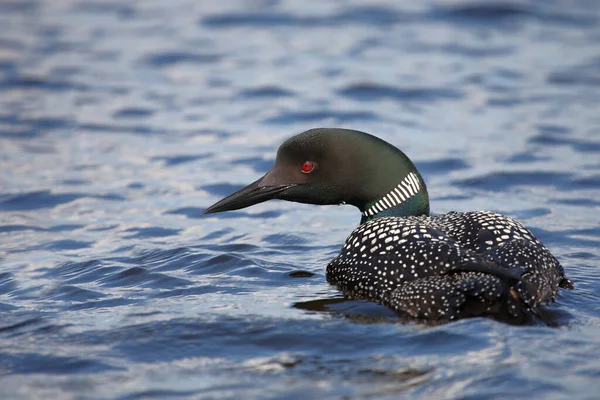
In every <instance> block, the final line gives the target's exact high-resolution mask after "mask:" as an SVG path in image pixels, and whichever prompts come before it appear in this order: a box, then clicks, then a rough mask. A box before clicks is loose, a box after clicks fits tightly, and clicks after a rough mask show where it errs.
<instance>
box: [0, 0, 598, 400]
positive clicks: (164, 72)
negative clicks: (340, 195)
mask: <svg viewBox="0 0 600 400" xmlns="http://www.w3.org/2000/svg"><path fill="white" fill-rule="evenodd" d="M0 26H1V28H0V312H1V313H2V318H1V320H0V396H1V397H4V398H13V399H15V398H23V399H25V398H98V399H100V398H121V399H137V398H161V399H162V398H178V397H182V398H242V397H243V398H290V399H293V398H298V399H305V398H377V399H395V398H398V397H401V396H407V397H410V398H445V399H454V398H461V399H462V398H473V399H474V398H485V399H491V398H502V399H504V398H507V397H508V396H511V395H512V396H518V397H520V398H524V397H527V398H543V399H564V398H578V399H584V398H596V397H597V393H598V390H599V389H600V384H599V383H598V382H600V361H599V360H598V354H600V339H599V338H600V250H599V248H600V213H599V210H600V200H599V199H600V113H599V112H598V104H599V103H600V46H599V45H598V43H600V8H599V7H597V4H596V2H595V1H594V0H589V1H585V0H580V1H578V0H576V1H571V2H558V1H549V2H535V1H516V2H504V1H500V2H493V3H488V2H469V1H467V2H463V1H461V2H459V1H425V2H412V1H404V2H397V1H395V2H392V1H389V2H386V1H379V2H364V3H361V2H355V1H336V2H333V1H331V2H323V1H317V0H315V1H304V2H295V1H268V0H265V1H253V2H245V1H218V2H209V1H191V0H179V1H143V2H142V1H136V2H106V1H102V2H100V1H78V0H72V1H45V2H44V1H36V0H22V1H3V2H2V3H0ZM318 126H338V127H347V128H354V129H360V130H365V131H367V132H370V133H373V134H376V135H377V136H380V137H382V138H384V139H385V140H388V141H389V142H391V143H394V144H395V145H397V146H398V147H400V148H401V149H403V150H404V151H405V152H406V153H407V154H408V155H409V156H410V157H411V158H412V159H413V160H414V161H415V162H416V164H417V166H418V168H419V169H420V170H421V171H422V173H423V175H424V178H425V180H426V182H427V184H428V187H429V191H430V195H431V200H432V210H433V211H434V212H436V213H441V212H447V211H450V210H459V211H466V210H472V209H490V210H495V211H500V212H503V213H507V214H509V215H512V216H515V217H517V218H519V219H520V220H521V221H523V222H524V223H525V224H526V225H527V226H529V227H531V228H532V230H533V231H534V232H535V233H536V234H537V235H539V237H540V238H541V239H542V240H543V241H544V243H546V245H547V246H548V247H549V248H550V249H551V251H552V252H553V253H554V254H555V255H556V256H557V257H558V259H559V260H560V261H561V263H562V264H563V265H564V267H565V269H566V271H567V275H568V277H569V278H570V279H571V280H573V282H574V283H575V286H576V290H575V291H562V292H561V294H560V296H559V297H558V299H557V302H556V304H554V305H553V306H552V307H549V308H547V309H545V310H544V312H543V314H544V316H543V318H542V320H541V321H540V322H539V323H538V324H533V325H530V326H510V325H506V324H503V323H499V322H496V321H492V320H489V319H482V318H476V319H470V320H463V321H459V322H455V323H451V324H446V325H441V326H426V325H422V324H416V323H410V322H409V323H407V322H406V321H400V320H398V318H397V317H396V316H395V315H394V314H393V313H391V312H390V311H389V310H387V309H386V308H384V307H381V306H379V305H377V304H373V303H368V302H361V301H344V300H343V298H342V297H341V295H340V292H339V291H338V290H336V288H335V287H331V286H329V285H328V284H327V283H326V281H325V276H324V273H325V265H326V264H327V262H328V261H329V260H330V259H332V258H333V257H334V256H335V254H336V253H337V251H338V249H339V248H340V247H341V243H342V242H343V240H344V239H345V237H346V236H347V235H348V234H349V233H350V231H351V230H352V229H353V228H354V227H355V226H356V224H357V223H358V221H359V219H360V217H359V213H358V211H357V210H354V209H352V208H351V207H333V206H332V207H317V206H310V205H300V204H292V203H285V202H277V201H274V202H269V203H264V204H261V205H258V206H255V207H252V208H248V209H245V210H240V211H236V212H230V213H224V214H216V215H214V216H213V215H210V216H201V215H200V214H201V212H202V210H203V209H204V208H205V207H207V206H208V205H210V204H212V203H213V202H215V201H216V200H218V199H219V198H221V197H223V196H225V195H227V194H229V193H231V192H232V191H233V190H235V189H238V188H240V187H241V186H242V185H244V184H246V183H249V182H252V181H254V180H255V179H257V178H258V177H259V176H261V174H263V173H264V172H265V171H266V170H267V169H268V168H269V167H270V166H271V164H272V162H273V160H274V156H275V150H276V148H277V146H278V145H279V144H280V143H281V142H282V141H283V140H284V139H286V138H287V137H289V136H292V135H293V134H296V133H299V132H301V131H303V130H306V129H309V128H312V127H318Z"/></svg>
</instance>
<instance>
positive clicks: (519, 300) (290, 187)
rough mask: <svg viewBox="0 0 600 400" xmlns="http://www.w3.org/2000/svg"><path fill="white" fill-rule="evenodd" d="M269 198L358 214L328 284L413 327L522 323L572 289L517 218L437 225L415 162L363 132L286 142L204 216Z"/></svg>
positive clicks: (323, 133)
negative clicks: (411, 321) (344, 207)
mask: <svg viewBox="0 0 600 400" xmlns="http://www.w3.org/2000/svg"><path fill="white" fill-rule="evenodd" d="M270 199H282V200H288V201H295V202H301V203H310V204H344V203H346V204H352V205H354V206H356V207H358V208H359V210H360V211H361V213H362V218H361V221H360V225H359V226H358V228H356V229H355V230H354V231H353V232H352V233H351V234H350V236H348V238H347V239H346V241H345V243H344V245H343V247H342V250H341V252H340V254H339V255H338V256H337V257H336V258H335V259H334V260H333V261H331V262H330V263H329V265H328V266H327V271H326V275H327V280H328V281H329V282H330V283H332V284H335V285H337V286H338V287H339V288H340V289H341V290H342V291H343V292H344V293H345V295H346V296H348V297H352V298H367V299H371V300H375V301H378V302H380V303H382V304H384V305H386V306H388V307H390V308H391V309H393V310H394V311H396V312H398V313H401V314H406V315H409V316H411V317H414V318H418V319H426V320H438V321H448V320H455V319H459V318H465V317H473V316H492V317H500V318H509V319H512V318H516V319H518V320H522V319H523V318H527V317H529V316H531V315H535V313H536V310H537V308H538V307H539V306H540V305H542V304H546V303H550V302H552V301H554V299H555V297H556V295H557V293H558V290H559V287H562V288H572V287H573V286H572V283H571V282H570V281H569V280H568V279H567V278H566V276H565V274H564V270H563V268H562V266H561V265H560V263H559V262H558V261H557V260H556V258H555V257H554V256H553V255H552V254H551V253H550V252H549V251H548V250H547V249H546V248H545V247H544V246H543V244H542V243H541V242H540V241H539V240H538V239H537V238H536V237H535V236H534V235H533V234H532V233H531V232H530V231H529V230H528V229H527V228H525V227H524V226H523V225H522V224H520V223H519V222H517V221H515V220H514V219H512V218H510V217H507V216H504V215H501V214H497V213H493V212H489V211H473V212H450V213H447V214H443V215H435V216H430V215H429V195H428V193H427V188H426V186H425V182H424V181H423V178H422V177H421V174H420V173H419V172H418V171H417V169H416V167H415V166H414V164H413V163H412V161H411V160H410V159H409V158H408V157H407V156H406V155H405V154H404V153H403V152H401V151H400V150H399V149H397V148H396V147H394V146H392V145H391V144H389V143H387V142H385V141H383V140H381V139H378V138H376V137H375V136H372V135H369V134H367V133H364V132H359V131H354V130H346V129H325V128H321V129H311V130H309V131H306V132H303V133H301V134H299V135H296V136H294V137H292V138H290V139H288V140H287V141H286V142H284V143H283V144H282V145H281V146H280V148H279V150H278V152H277V158H276V161H275V165H274V167H273V168H272V169H271V170H270V171H269V172H267V174H266V175H265V176H263V177H262V178H260V179H259V180H257V181H256V182H254V183H252V184H250V185H248V186H246V187H245V188H243V189H241V190H239V191H238V192H236V193H234V194H232V195H230V196H228V197H226V198H225V199H223V200H221V201H219V202H217V203H216V204H214V205H212V206H211V207H209V208H208V209H206V210H205V211H204V213H205V214H208V213H213V212H220V211H227V210H236V209H240V208H244V207H248V206H250V205H253V204H257V203H260V202H263V201H267V200H270Z"/></svg>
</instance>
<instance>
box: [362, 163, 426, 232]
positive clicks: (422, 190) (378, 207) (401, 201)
mask: <svg viewBox="0 0 600 400" xmlns="http://www.w3.org/2000/svg"><path fill="white" fill-rule="evenodd" d="M411 215H414V216H417V215H429V196H428V194H427V188H426V187H425V184H424V182H423V181H422V178H421V177H420V175H418V172H417V173H415V172H409V173H408V174H407V175H406V176H405V177H404V179H402V181H401V182H400V183H399V184H398V185H396V186H395V187H394V188H392V189H391V190H390V191H389V192H388V193H387V194H385V195H384V196H383V197H381V198H378V199H375V200H373V201H371V202H369V203H367V205H366V206H365V207H364V210H363V212H362V218H361V221H360V223H361V224H363V223H365V222H367V221H370V220H372V219H375V218H381V217H391V216H394V217H408V216H411Z"/></svg>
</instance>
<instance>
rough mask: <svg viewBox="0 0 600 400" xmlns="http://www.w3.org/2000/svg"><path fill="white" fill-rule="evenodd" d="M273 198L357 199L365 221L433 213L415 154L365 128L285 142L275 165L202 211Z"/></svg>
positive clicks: (320, 132)
mask: <svg viewBox="0 0 600 400" xmlns="http://www.w3.org/2000/svg"><path fill="white" fill-rule="evenodd" d="M271 199H281V200H288V201H295V202H299V203H308V204H322V205H324V204H352V205H354V206H356V207H358V209H359V210H360V211H361V212H362V220H361V223H362V222H365V221H367V220H370V219H373V218H378V217H381V216H391V215H394V216H409V215H428V214H429V196H428V193H427V188H426V186H425V183H424V181H423V178H422V177H421V174H419V172H418V171H417V169H416V167H415V166H414V164H413V163H412V161H410V159H409V158H408V157H407V156H406V155H405V154H404V153H403V152H401V151H400V150H398V149H397V148H396V147H394V146H392V145H391V144H389V143H387V142H385V141H383V140H381V139H379V138H377V137H375V136H372V135H369V134H368V133H365V132H360V131H355V130H349V129H334V128H318V129H311V130H308V131H306V132H303V133H300V134H298V135H296V136H293V137H292V138H290V139H288V140H287V141H285V142H284V143H283V144H282V145H281V146H280V147H279V150H278V151H277V157H276V160H275V165H274V166H273V168H271V170H269V172H267V173H266V174H265V176H263V177H262V178H260V179H258V180H257V181H256V182H254V183H251V184H250V185H248V186H246V187H244V188H243V189H241V190H239V191H237V192H235V193H233V194H231V195H230V196H228V197H226V198H224V199H222V200H220V201H219V202H217V203H215V204H213V205H212V206H210V207H208V208H207V209H206V210H205V211H204V212H203V214H210V213H215V212H221V211H230V210H238V209H240V208H245V207H248V206H251V205H254V204H258V203H262V202H263V201H267V200H271Z"/></svg>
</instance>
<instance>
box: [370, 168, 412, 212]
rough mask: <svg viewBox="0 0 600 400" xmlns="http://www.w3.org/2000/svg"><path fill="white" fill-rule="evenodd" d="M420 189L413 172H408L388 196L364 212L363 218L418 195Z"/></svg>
mask: <svg viewBox="0 0 600 400" xmlns="http://www.w3.org/2000/svg"><path fill="white" fill-rule="evenodd" d="M420 189H421V186H420V185H419V178H418V177H417V175H416V174H415V173H414V172H410V173H409V174H408V175H406V176H405V177H404V179H403V180H402V182H400V183H399V184H398V186H396V187H395V188H393V189H392V190H391V191H390V192H389V193H388V194H386V195H385V196H383V197H382V198H381V199H379V200H377V201H376V202H375V203H374V204H373V205H372V206H371V207H369V208H368V209H367V210H365V211H364V212H363V215H364V216H365V217H372V216H373V215H375V214H377V213H380V212H382V211H384V210H387V209H388V208H392V207H396V206H397V205H399V204H402V203H404V202H405V201H406V200H408V199H410V198H411V197H413V196H414V195H416V194H417V193H419V190H420Z"/></svg>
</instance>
